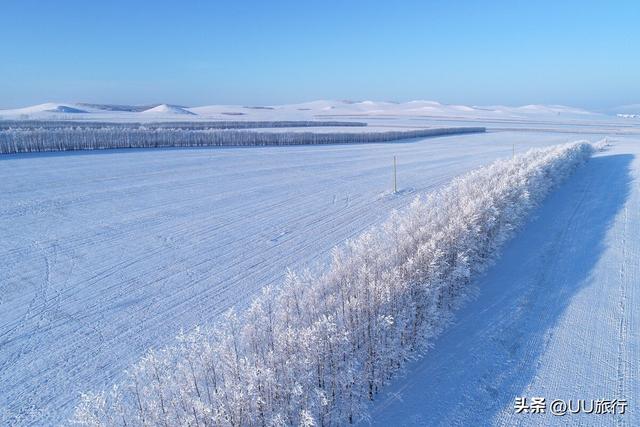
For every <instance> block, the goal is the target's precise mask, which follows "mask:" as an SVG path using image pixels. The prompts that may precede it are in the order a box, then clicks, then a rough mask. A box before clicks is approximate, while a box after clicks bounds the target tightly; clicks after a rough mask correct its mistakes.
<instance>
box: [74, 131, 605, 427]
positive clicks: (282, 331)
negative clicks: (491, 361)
mask: <svg viewBox="0 0 640 427" xmlns="http://www.w3.org/2000/svg"><path fill="white" fill-rule="evenodd" d="M592 150H593V147H592V146H591V145H590V144H588V143H573V144H566V145H560V146H556V147H551V148H547V149H541V150H532V151H529V152H527V153H526V154H524V155H522V156H518V157H515V158H514V159H510V160H502V161H497V162H495V163H493V164H491V165H489V166H487V167H484V168H481V169H478V170H476V171H473V172H471V173H469V174H467V175H464V176H462V177H461V178H457V179H455V180H454V181H453V182H452V183H451V184H450V185H448V186H447V187H445V188H444V189H442V190H440V191H437V192H435V193H432V194H430V195H428V196H426V197H425V198H423V199H420V198H418V199H416V200H415V201H414V202H413V203H412V204H411V205H410V206H409V207H408V208H407V209H406V210H404V211H401V212H396V213H394V214H392V215H391V217H390V218H389V219H388V220H387V221H386V222H385V223H384V224H382V225H381V226H379V227H376V228H373V229H371V230H369V231H368V232H366V233H364V234H362V235H360V236H359V237H357V238H355V239H354V240H352V241H349V242H348V243H347V244H346V245H345V246H343V247H341V248H337V249H335V251H334V254H333V261H332V263H331V265H330V267H329V268H328V269H327V270H326V271H324V272H322V273H318V274H313V273H309V272H305V273H302V274H295V273H291V272H290V273H289V274H288V275H287V279H286V281H285V283H284V284H283V285H282V286H281V287H280V288H279V289H278V290H274V289H272V288H269V287H267V288H265V289H264V291H263V292H262V294H261V295H260V296H258V297H257V298H256V299H255V300H254V302H253V303H252V304H251V305H250V307H249V308H248V309H246V310H245V311H243V312H242V313H235V312H233V311H231V312H229V313H228V314H227V315H226V316H225V317H224V318H223V319H221V321H220V322H219V323H218V324H216V325H214V326H210V327H203V328H200V329H196V330H195V331H192V332H190V333H187V334H184V333H183V334H180V336H179V337H178V340H177V344H175V345H174V346H171V347H169V348H165V349H163V350H160V351H149V352H148V354H147V355H146V356H145V357H144V358H143V359H142V360H140V361H139V362H138V363H137V364H136V365H135V366H133V367H132V368H131V369H130V370H129V371H128V372H127V377H126V380H125V381H124V382H122V383H121V384H119V385H117V386H115V387H114V388H113V389H111V390H109V391H106V392H99V393H91V394H87V395H84V396H83V398H82V400H81V403H80V404H79V406H78V407H77V410H76V413H75V419H74V420H75V421H76V422H78V423H80V424H83V425H108V426H111V425H234V426H239V425H343V424H346V423H352V422H356V421H358V420H360V419H361V418H362V417H364V416H366V402H367V401H368V400H370V399H373V398H374V397H375V395H376V393H377V392H378V391H379V390H380V388H381V387H382V386H383V385H385V384H386V383H387V382H388V381H389V380H390V378H392V377H393V376H394V375H395V374H397V373H398V372H399V371H400V370H401V369H402V367H403V366H404V365H405V364H406V362H407V361H409V360H411V359H412V358H415V357H416V356H417V355H419V354H420V353H422V352H424V351H426V350H427V348H428V345H429V343H430V342H431V340H432V338H433V337H434V336H435V335H436V334H438V333H439V332H440V331H442V329H443V327H444V326H446V324H447V322H448V320H449V319H450V317H451V313H452V311H453V309H454V308H455V307H456V306H457V305H459V303H460V302H461V301H462V300H464V297H465V295H467V293H468V286H467V285H468V284H469V282H470V280H471V279H472V278H473V277H475V276H477V275H478V274H479V273H480V272H482V271H483V270H485V269H486V268H487V266H488V265H490V263H491V262H492V260H494V259H495V257H496V256H497V253H498V250H499V248H500V247H501V246H502V245H503V243H504V242H505V241H506V240H507V239H508V238H509V237H510V236H512V234H513V233H514V230H516V229H517V228H518V227H519V226H520V225H521V224H522V222H523V221H524V220H525V218H526V217H527V215H528V214H529V212H531V210H532V209H533V208H534V207H535V206H536V205H537V204H538V203H540V202H541V201H542V199H543V198H544V197H545V195H546V194H547V193H548V192H549V191H550V190H551V189H552V188H553V187H554V186H556V185H557V184H559V183H560V182H561V181H562V180H563V179H564V178H565V177H566V176H568V175H569V174H570V173H571V172H572V171H573V170H574V169H575V168H576V167H578V166H579V165H580V164H582V163H583V162H585V161H586V160H587V159H588V158H589V157H590V155H591V152H592Z"/></svg>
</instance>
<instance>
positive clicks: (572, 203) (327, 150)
mask: <svg viewBox="0 0 640 427" xmlns="http://www.w3.org/2000/svg"><path fill="white" fill-rule="evenodd" d="M323 105H324V104H323ZM346 105H351V104H346ZM301 108H315V106H311V107H307V106H304V107H301V106H298V107H295V108H293V107H292V108H290V109H289V110H291V111H293V110H295V111H298V113H296V114H298V115H299V116H301V117H302V116H304V118H308V115H309V114H310V113H309V111H308V110H300V109H301ZM323 108H325V107H322V108H321V109H323ZM345 108H347V107H345ZM361 109H365V110H366V108H365V107H364V106H363V107H361ZM161 110H165V109H163V108H162V109H161ZM192 110H194V111H195V112H196V114H201V113H202V112H203V110H200V111H198V110H196V109H192ZM210 110H211V109H210ZM226 110H229V108H226ZM289 110H288V111H289ZM329 110H335V108H333V109H329ZM370 110H372V111H373V113H372V114H373V116H375V115H376V114H381V115H378V116H375V117H369V119H368V120H375V121H376V123H383V124H385V125H386V126H395V125H396V124H398V123H399V124H400V125H401V126H407V125H409V124H417V125H423V126H424V125H425V124H428V123H432V121H433V120H434V119H426V118H424V117H423V118H420V117H414V116H412V115H411V114H414V113H411V114H408V113H403V114H402V115H400V117H395V118H388V117H387V118H385V117H384V116H385V115H386V112H385V111H383V112H382V113H380V110H379V109H374V108H373V107H372V108H371V109H370ZM67 111H68V110H67ZM172 111H173V110H172ZM251 111H252V112H253V111H257V112H258V113H255V114H264V115H265V117H266V116H267V115H268V114H274V113H273V110H261V109H256V110H253V109H252V110H251ZM322 111H328V110H322ZM367 111H369V110H367ZM312 112H315V113H319V111H318V110H317V109H316V110H312ZM331 112H334V111H331ZM369 112H370V111H369ZM352 113H353V112H352V111H351V110H349V111H348V114H352ZM358 113H359V114H360V112H358ZM570 113H571V114H572V115H571V117H570V118H568V119H566V120H565V119H564V116H563V117H561V118H558V112H557V111H555V110H552V111H551V112H549V111H547V110H545V112H544V114H542V113H540V114H537V115H533V118H531V117H530V118H528V119H527V118H526V117H525V118H522V117H519V118H517V120H516V119H513V118H512V117H511V116H508V117H507V118H508V120H509V122H508V123H509V127H511V128H513V129H510V130H500V131H492V129H491V127H489V132H488V133H486V134H480V135H461V136H449V137H441V138H428V139H422V140H412V141H407V142H394V143H381V144H366V145H358V146H350V145H330V146H305V147H271V148H265V147H260V148H215V149H159V150H153V149H149V150H113V151H108V152H77V153H48V154H45V153H43V154H28V155H26V154H25V155H8V156H2V157H0V194H2V203H1V204H0V235H1V236H2V239H1V240H0V256H2V259H3V263H2V265H0V277H2V282H0V307H1V310H0V421H2V422H4V423H8V424H17V425H28V424H37V425H49V424H58V423H63V422H64V421H65V420H67V419H68V417H69V416H70V415H71V412H72V411H73V407H74V405H75V403H76V402H77V400H78V397H79V394H80V393H81V392H85V391H93V390H100V389H104V388H105V387H108V386H109V385H111V384H112V383H114V382H115V381H117V380H118V379H119V378H120V377H121V376H122V373H123V371H124V370H125V369H126V368H127V366H130V365H131V364H132V363H133V362H135V361H136V360H137V359H138V358H139V357H140V355H141V354H143V353H144V351H145V350H147V349H148V348H150V347H156V348H158V347H161V346H163V345H165V344H168V343H171V342H172V341H173V340H174V337H175V335H176V334H177V333H178V332H179V330H180V329H189V328H191V327H193V326H194V325H195V324H198V323H207V322H210V321H212V320H214V319H216V318H217V317H218V316H219V314H220V313H222V312H223V311H225V310H226V309H227V308H229V307H240V306H243V305H244V304H246V303H247V302H248V301H249V300H250V298H251V297H252V295H254V294H255V292H257V291H258V290H259V289H260V287H262V286H264V285H267V284H275V285H277V284H278V283H279V282H280V281H281V280H282V277H283V275H284V274H285V272H286V269H287V268H292V269H294V270H300V269H302V268H304V267H307V266H312V267H313V266H314V265H321V264H322V263H324V262H326V260H327V258H328V256H329V253H330V250H331V248H332V247H333V246H335V245H337V244H340V243H342V242H343V241H344V240H345V239H347V238H349V237H352V236H354V235H356V234H358V233H359V232H361V231H362V230H364V229H365V228H367V227H369V226H370V225H372V224H376V223H379V222H380V221H382V220H383V219H384V218H386V217H387V216H388V214H389V212H390V211H391V210H392V209H394V208H400V207H403V206H405V205H406V204H407V203H409V202H410V201H411V200H412V199H413V198H414V197H415V196H416V195H418V194H424V193H426V192H429V191H432V190H433V189H436V188H438V187H440V186H442V185H444V184H446V183H447V182H449V181H450V180H451V179H452V178H453V177H455V176H457V175H460V174H462V173H464V172H466V171H468V170H470V169H472V168H475V167H478V166H481V165H483V164H486V163H488V162H490V161H491V160H494V159H496V158H501V157H508V156H511V154H512V150H513V148H514V145H515V149H516V150H525V149H526V148H529V147H538V146H545V145H551V144H557V143H561V142H568V141H574V140H578V139H587V140H591V141H597V140H599V139H601V138H602V137H604V136H607V135H612V134H613V135H617V134H619V133H634V132H637V131H636V128H635V127H634V126H630V125H629V122H628V121H622V120H621V119H614V118H600V117H599V118H594V119H593V120H594V122H595V123H596V124H597V126H595V127H594V126H593V125H592V123H591V122H590V121H589V120H586V119H584V118H583V116H585V115H586V116H588V117H589V118H592V117H591V116H590V115H588V114H585V113H582V112H575V111H571V112H570ZM20 114H24V113H20ZM31 114H33V113H31ZM70 114H73V115H74V119H75V116H77V114H79V113H70ZM80 114H81V113H80ZM100 114H101V113H100ZM123 114H127V115H133V114H135V113H123ZM252 114H253V113H252ZM255 114H254V116H252V119H255V118H256V117H255ZM345 114H346V113H345ZM456 114H457V113H456ZM460 114H462V113H460ZM474 114H475V113H474ZM478 114H479V113H478ZM567 114H569V112H567ZM0 116H2V112H0ZM101 117H102V116H101ZM172 117H173V115H172ZM279 117H280V116H279ZM297 117H298V116H296V118H297ZM576 117H577V118H576ZM227 119H228V117H227ZM234 119H235V118H234ZM360 119H362V117H361V116H360ZM498 119H500V117H498ZM189 120H193V116H192V115H189ZM447 120H449V121H455V120H463V121H465V122H468V121H473V122H475V123H479V124H484V123H485V122H483V120H481V119H478V118H477V117H476V116H474V115H471V116H469V117H467V118H465V117H462V118H460V117H458V116H455V117H449V118H448V119H447ZM519 127H520V128H521V129H518V128H519ZM536 128H537V130H535V129H536ZM611 139H612V140H614V144H615V145H614V148H613V149H612V150H611V151H609V152H605V153H602V154H601V155H599V156H598V157H596V158H595V159H593V160H592V161H591V162H590V163H589V165H587V167H586V168H585V169H584V171H582V172H581V174H582V175H577V176H576V177H573V178H571V180H570V182H569V183H567V184H566V185H565V186H564V187H563V188H561V189H560V190H559V191H558V192H557V193H556V194H554V195H552V196H551V199H550V200H549V202H548V203H546V204H545V205H544V206H543V208H542V209H541V210H540V212H538V213H537V214H536V218H535V219H534V220H533V222H532V223H531V224H529V225H528V226H527V228H526V229H525V230H523V232H522V234H521V236H519V237H518V238H517V239H516V240H515V241H514V242H513V243H512V244H510V245H509V246H508V247H507V248H506V249H505V251H504V256H503V259H502V260H501V261H500V262H499V263H498V265H496V266H495V268H494V269H492V270H491V271H490V272H489V273H488V274H487V275H486V277H483V278H482V279H481V280H480V281H479V283H477V286H478V289H479V291H478V294H479V296H478V298H477V300H475V301H472V302H470V303H469V304H468V305H467V306H466V307H465V308H464V309H463V311H461V312H460V313H459V321H458V322H456V324H455V325H453V326H452V328H451V333H447V334H445V335H443V337H442V338H441V339H440V340H439V341H438V342H437V343H436V346H435V347H434V349H433V350H432V351H431V352H429V353H428V354H427V356H426V357H425V358H424V359H421V361H419V362H417V363H416V366H415V367H414V368H415V369H412V370H411V372H410V376H409V378H400V379H399V380H398V383H397V384H396V385H395V386H392V387H390V388H389V390H388V392H386V391H385V392H383V394H382V395H381V396H380V397H379V398H378V399H377V402H376V403H375V404H374V405H373V408H372V409H373V411H372V420H375V422H377V423H379V424H380V425H389V423H392V424H398V423H403V422H404V423H407V424H418V425H420V424H424V425H431V424H434V423H441V424H443V425H447V424H448V423H453V424H456V423H458V424H460V423H463V424H464V423H470V422H473V421H476V422H478V420H485V421H486V422H487V423H489V422H491V421H493V422H495V423H498V424H500V423H504V424H506V425H508V424H514V423H527V422H529V423H536V422H538V421H537V420H536V419H535V418H526V419H519V418H513V417H515V415H512V414H511V413H510V412H509V409H510V405H512V401H511V400H510V399H512V398H513V397H514V393H521V394H522V393H524V392H526V393H529V392H531V393H534V392H535V393H538V394H542V393H543V392H544V393H547V391H548V392H549V396H551V394H554V393H555V394H562V397H568V396H566V394H567V393H569V392H571V393H573V394H571V396H573V395H575V396H577V397H581V398H597V397H611V396H610V395H611V394H615V395H616V396H618V395H623V396H625V397H627V398H629V399H630V400H632V401H633V399H634V397H636V396H637V395H638V393H637V391H638V381H637V375H638V374H637V370H638V365H637V360H638V359H639V357H638V356H639V355H638V332H637V330H636V328H635V327H634V326H635V324H634V323H633V313H634V311H635V313H636V315H635V316H636V317H637V315H638V313H637V312H638V308H639V307H640V306H639V303H638V301H637V300H634V299H633V295H634V293H633V289H632V286H631V285H632V284H633V283H637V281H638V271H637V270H638V265H637V259H638V258H637V255H638V252H637V244H638V239H639V238H640V236H638V232H639V230H638V227H637V224H638V218H636V216H637V214H636V211H637V206H638V205H637V203H638V199H637V194H636V193H637V189H635V190H634V188H635V187H634V186H633V183H634V182H635V179H636V174H637V171H638V164H637V162H636V161H635V157H634V156H635V155H636V154H637V153H638V148H637V147H638V145H637V144H638V141H640V138H635V139H634V138H633V137H621V136H616V137H614V138H611ZM394 155H395V156H397V158H398V164H399V172H398V179H399V190H400V191H399V192H398V194H393V193H392V192H391V189H392V175H391V170H392V169H391V162H392V158H393V156H394ZM581 177H582V178H581ZM587 184H588V185H587ZM633 203H635V205H634V204H633ZM633 206H635V207H636V208H635V209H634V208H633ZM623 207H624V209H623ZM627 208H629V209H627ZM622 212H626V216H621V215H622ZM634 215H635V216H634ZM634 218H635V219H634ZM585 229H587V230H592V231H591V232H589V233H580V231H583V230H585ZM543 230H544V232H543ZM593 248H598V250H594V249H593ZM576 257H577V259H578V260H579V261H578V262H574V261H575V259H576ZM523 260H526V262H523ZM550 260H552V261H553V262H552V263H551V267H550V268H549V269H547V264H549V262H550ZM634 260H635V262H634ZM547 270H548V271H550V272H555V273H557V274H551V273H545V271H547ZM625 284H626V285H625ZM534 285H535V286H534ZM627 285H628V286H627ZM536 286H537V287H536ZM557 288H559V289H560V290H561V291H562V293H560V294H558V292H559V291H558V289H557ZM602 295H607V296H608V297H607V298H601V296H602ZM482 304H485V306H483V305H482ZM621 307H622V308H621ZM594 313H595V314H596V315H594ZM576 322H586V323H587V324H588V325H589V327H588V328H585V329H584V330H582V335H581V332H579V331H580V330H578V331H576V330H575V329H573V328H575V327H576V325H575V323H576ZM619 325H622V326H620V327H618V326H619ZM616 328H618V329H616ZM497 331H498V332H497ZM594 331H595V332H594ZM499 332H501V333H499ZM554 332H555V333H554ZM589 340H591V341H593V344H588V343H589V342H590V341H589ZM607 340H609V341H607ZM467 344H468V345H467ZM499 346H502V347H499ZM470 348H471V349H474V351H470ZM496 348H505V354H504V355H503V354H496ZM452 353H453V355H452ZM474 363H475V365H474ZM573 365H577V368H576V369H577V370H578V371H579V372H577V371H576V372H574V371H573V370H572V369H569V368H568V367H572V366H573ZM473 366H475V367H476V369H474V368H473ZM590 369H593V372H592V371H590ZM562 375H564V376H565V377H564V378H563V377H562ZM576 375H579V376H580V378H582V379H584V384H585V385H584V390H585V391H584V393H582V394H581V392H582V390H583V389H581V388H580V386H581V385H582V382H581V384H577V383H576V379H575V378H576ZM470 384H473V386H471V385H470ZM394 387H395V388H394ZM571 387H573V389H570V388H571ZM569 389H570V390H569ZM469 390H470V391H469ZM429 393H431V394H429ZM603 393H604V394H606V395H603V396H600V394H603ZM429 396H431V397H430V398H429ZM463 398H464V401H463V400H462V399H463ZM430 405H431V406H430ZM436 405H441V406H439V407H438V406H436ZM632 420H633V418H631V417H627V418H625V419H623V420H622V421H623V422H624V421H626V422H629V423H630V424H629V425H633V423H632V422H631V421H632ZM587 421H589V420H587Z"/></svg>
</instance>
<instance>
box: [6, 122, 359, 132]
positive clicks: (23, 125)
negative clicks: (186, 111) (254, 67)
mask: <svg viewBox="0 0 640 427" xmlns="http://www.w3.org/2000/svg"><path fill="white" fill-rule="evenodd" d="M365 126H367V123H365V122H346V121H328V120H322V121H314V120H277V121H276V120H274V121H268V120H251V121H250V120H216V121H179V122H119V123H117V122H100V121H79V120H0V130H8V129H24V130H34V129H65V128H80V129H96V128H120V129H186V130H207V129H259V128H297V127H365Z"/></svg>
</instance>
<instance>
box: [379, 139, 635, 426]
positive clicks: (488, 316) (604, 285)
mask: <svg viewBox="0 0 640 427" xmlns="http://www.w3.org/2000/svg"><path fill="white" fill-rule="evenodd" d="M639 154H640V140H638V139H632V138H616V140H615V145H614V147H613V148H612V149H610V150H608V151H605V152H603V153H599V154H598V155H597V156H596V157H595V158H593V159H592V160H591V161H590V162H589V163H588V164H587V165H586V166H585V167H583V168H582V169H580V170H579V171H578V172H577V173H576V174H575V175H574V176H572V177H571V178H570V179H569V180H568V181H567V182H566V183H565V184H563V185H562V186H561V188H560V189H559V190H558V191H556V192H555V193H553V194H552V195H551V196H550V197H549V198H548V199H547V201H546V202H545V204H544V205H543V206H542V208H541V209H539V210H538V211H537V212H536V213H535V217H534V219H533V220H532V221H531V222H530V223H529V224H528V225H527V226H526V227H525V228H524V229H523V230H522V231H521V232H520V233H519V234H518V235H517V237H516V238H515V239H514V240H513V241H512V242H511V243H510V244H508V245H507V246H506V247H505V248H504V250H503V255H502V257H501V258H500V260H499V261H498V263H497V264H496V265H495V266H494V267H493V268H492V269H490V270H489V272H488V274H486V276H484V277H482V278H481V279H480V280H478V281H477V283H476V284H475V286H477V289H478V293H477V298H475V299H474V300H472V301H470V302H469V303H468V304H467V305H466V306H465V307H464V308H463V309H462V310H460V311H459V312H458V313H457V315H456V320H455V323H454V324H453V325H452V326H451V327H450V328H449V329H447V330H446V331H445V333H444V334H443V335H442V336H441V337H440V338H439V339H437V340H436V341H435V343H434V347H433V349H432V350H431V351H429V352H428V353H427V354H426V356H425V357H424V358H423V359H421V360H419V361H418V362H416V363H415V364H414V365H413V366H411V367H410V368H409V375H407V376H404V377H401V378H398V379H397V380H396V381H395V383H394V384H393V385H392V386H391V387H389V388H388V389H387V390H385V392H383V394H382V395H381V396H379V397H378V399H377V401H376V402H375V404H374V405H373V411H372V423H373V424H374V425H380V426H387V425H429V426H431V425H443V426H451V425H485V424H495V425H505V426H513V425H531V426H540V425H603V426H610V425H628V426H633V425H640V400H639V399H640V371H639V370H640V330H639V327H640V324H639V323H638V321H639V319H640V289H639V286H640V186H639V185H638V182H639V181H638V180H639V178H640V160H639V159H638V157H637V156H638V155H639ZM517 396H520V397H527V398H528V401H529V402H530V401H531V397H544V398H546V402H547V404H549V403H551V401H552V400H554V399H563V400H565V401H568V400H569V399H573V400H574V402H576V401H577V399H586V400H587V401H589V400H591V399H594V400H597V399H610V400H613V399H626V400H627V404H628V406H627V410H626V414H625V415H618V416H614V415H610V414H609V415H595V414H581V415H565V416H564V417H560V416H554V415H551V414H550V413H549V407H548V406H547V413H546V414H544V415H541V414H522V413H520V414H517V413H516V411H515V408H514V404H515V397H517ZM588 408H589V403H587V409H588Z"/></svg>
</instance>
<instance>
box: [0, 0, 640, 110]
mask: <svg viewBox="0 0 640 427" xmlns="http://www.w3.org/2000/svg"><path fill="white" fill-rule="evenodd" d="M313 99H360V100H362V99H374V100H396V101H406V100H411V99H429V100H437V101H440V102H444V103H463V104H474V105H490V104H508V105H521V104H530V103H556V104H568V105H575V106H583V107H587V108H592V109H603V108H608V107H611V106H615V105H622V104H632V103H640V2H638V1H634V0H630V1H605V0H602V1H589V0H583V1H573V0H570V1H564V0H551V1H547V0H538V1H535V0H530V1H493V2H492V1H454V0H448V1H447V0H442V1H430V0H422V1H420V0H416V1H402V0H384V1H377V0H370V1H357V0H344V1H333V0H322V1H305V0H298V1H277V0H260V1H258V0H255V1H243V0H226V1H216V0H210V1H205V0H202V1H197V0H182V1H177V0H174V1H168V0H167V1H165V0H154V1H151V0H148V1H144V0H129V1H123V0H82V1H80V0H57V1H50V0H40V1H37V0H0V108H9V107H17V106H25V105H30V104H35V103H41V102H46V101H67V102H76V101H85V102H109V103H137V104H144V103H153V102H167V103H175V104H183V105H188V106H194V105H204V104H218V103H224V104H279V103H289V102H299V101H306V100H313Z"/></svg>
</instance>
